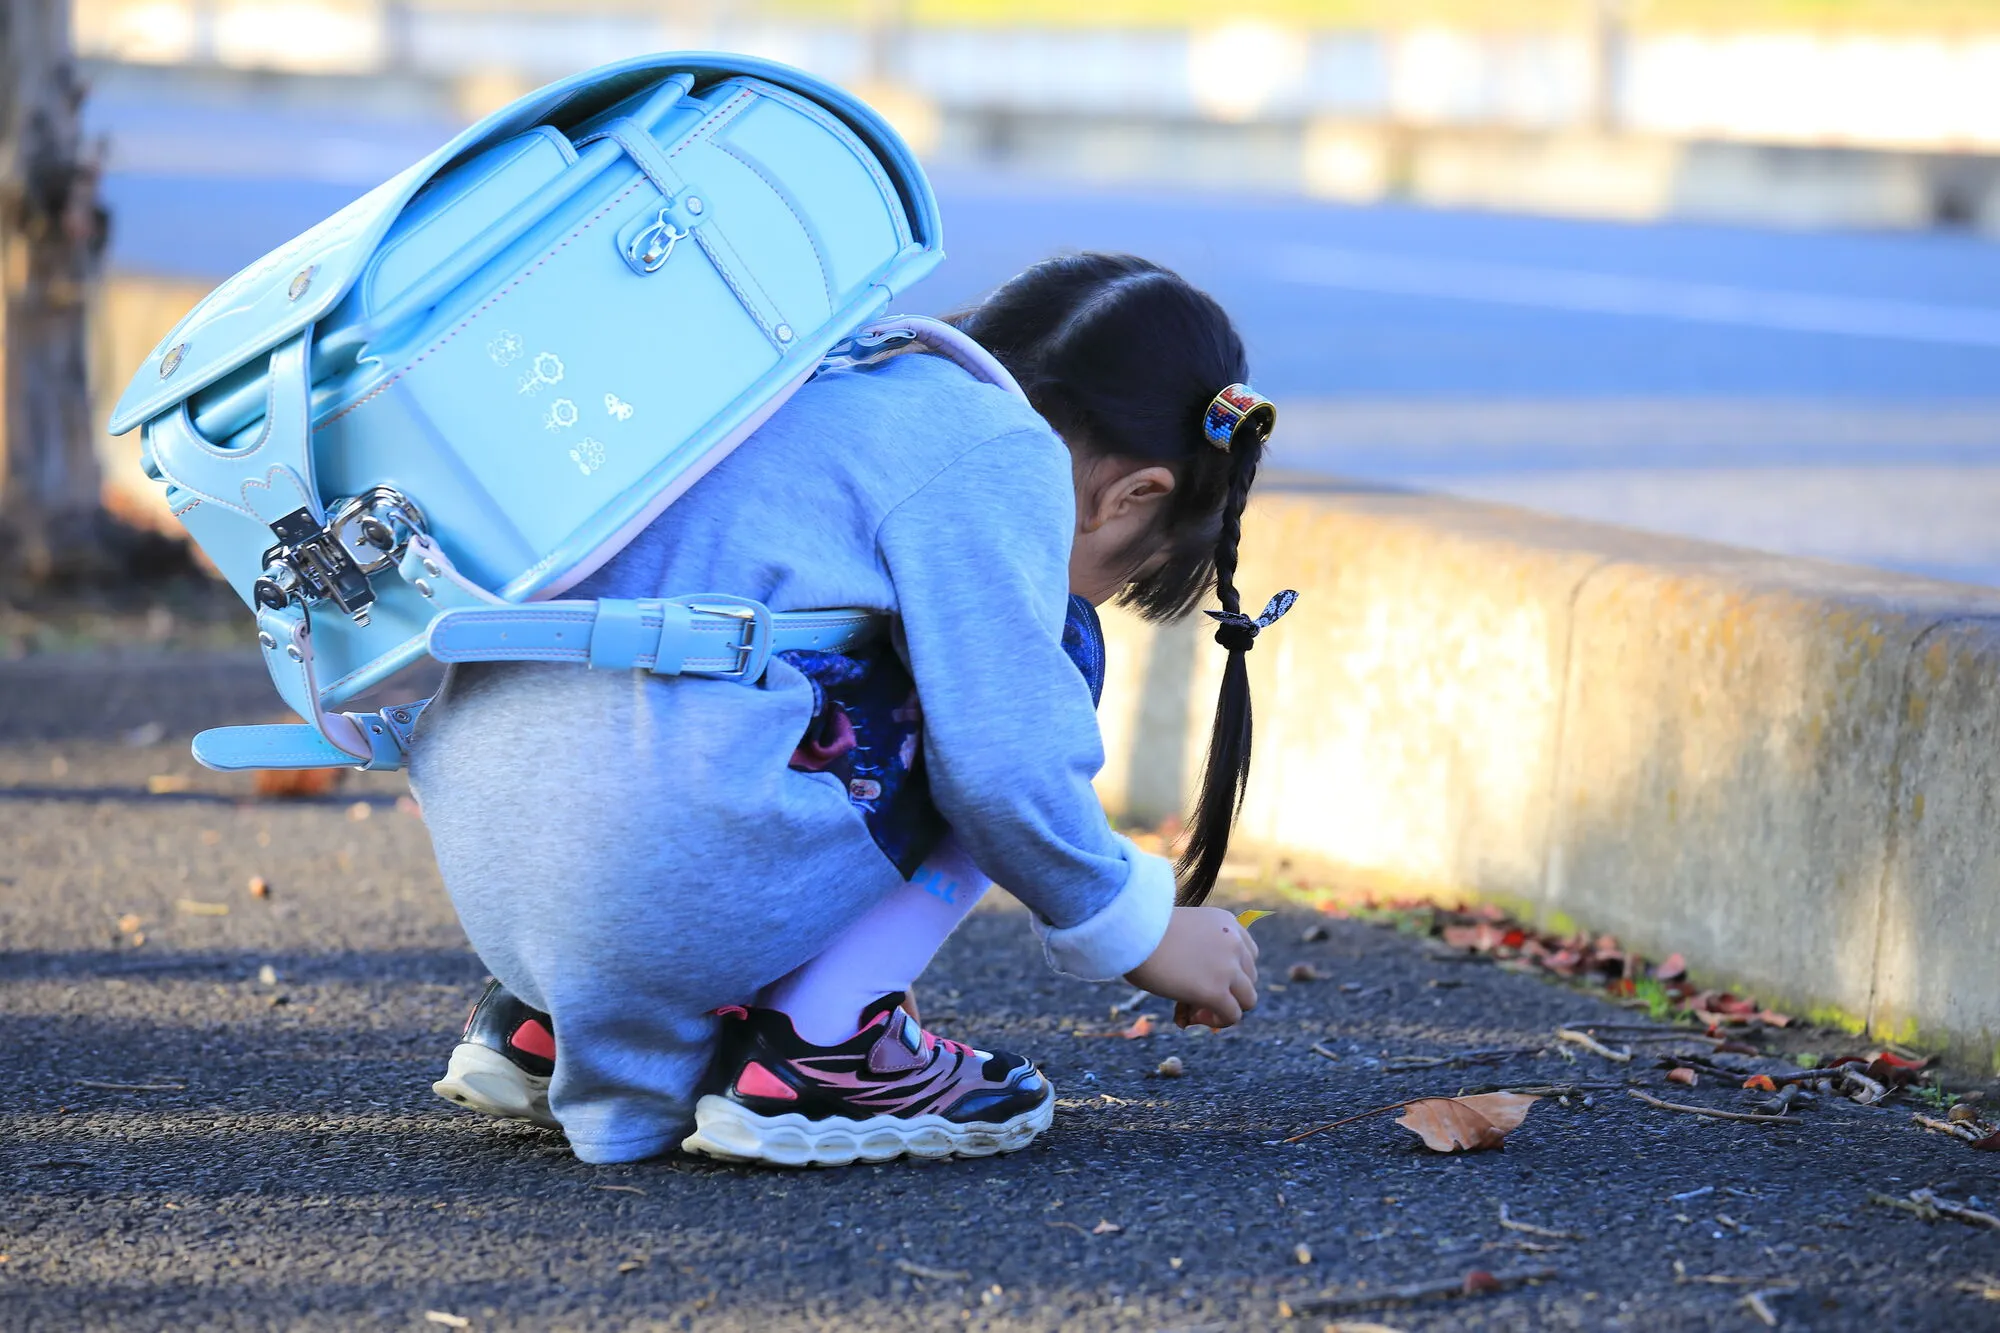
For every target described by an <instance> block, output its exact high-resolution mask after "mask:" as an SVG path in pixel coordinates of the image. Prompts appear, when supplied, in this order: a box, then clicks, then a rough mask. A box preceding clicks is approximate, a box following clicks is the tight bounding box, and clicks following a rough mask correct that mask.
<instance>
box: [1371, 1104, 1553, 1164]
mask: <svg viewBox="0 0 2000 1333" xmlns="http://www.w3.org/2000/svg"><path fill="white" fill-rule="evenodd" d="M1539 1100H1540V1098H1537V1097H1530V1096H1527V1095H1526V1094H1524V1093H1518V1092H1487V1093H1481V1094H1479V1095H1478V1096H1475V1097H1425V1098H1422V1099H1421V1100H1418V1101H1414V1102H1411V1103H1410V1104H1409V1105H1407V1106H1405V1107H1404V1108H1403V1114H1402V1115H1401V1116H1399V1117H1397V1120H1396V1123H1397V1124H1399V1125H1401V1126H1402V1127H1403V1128H1404V1129H1407V1130H1409V1131H1410V1132H1411V1133H1412V1134H1415V1135H1416V1136H1417V1137H1418V1138H1420V1139H1422V1140H1423V1141H1424V1146H1425V1147H1426V1148H1429V1149H1430V1150H1431V1151H1433V1152H1481V1151H1484V1150H1485V1149H1488V1148H1498V1147H1500V1146H1501V1145H1502V1144H1504V1143H1505V1142H1506V1141H1507V1136H1508V1135H1509V1134H1511V1133H1513V1132H1514V1131H1515V1130H1516V1129H1518V1128H1520V1125H1521V1122H1522V1121H1523V1120H1525V1119H1527V1118H1528V1109H1529V1108H1530V1107H1532V1106H1533V1105H1534V1104H1535V1103H1536V1102H1537V1101H1539Z"/></svg>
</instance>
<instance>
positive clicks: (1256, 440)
mask: <svg viewBox="0 0 2000 1333" xmlns="http://www.w3.org/2000/svg"><path fill="white" fill-rule="evenodd" d="M1277 424H1278V405H1277V404H1276V403H1273V402H1272V401H1271V400H1270V399H1268V398H1266V397H1265V396H1264V395H1263V394H1261V393H1258V392H1257V391H1256V390H1255V389H1253V388H1251V387H1250V386H1249V385H1247V384H1232V385H1230V386H1229V387H1228V388H1226V389H1224V390H1223V391H1222V392H1221V393H1218V394H1217V395H1215V397H1214V398H1213V399H1211V400H1210V401H1209V404H1208V411H1206V412H1204V413H1202V417H1201V433H1202V434H1203V435H1204V436H1206V437H1207V438H1208V442H1209V443H1210V444H1212V445H1214V446H1215V447H1216V448H1218V449H1220V450H1222V452H1224V453H1230V452H1232V451H1234V449H1235V448H1236V446H1237V445H1239V444H1241V445H1246V446H1247V445H1250V444H1262V443H1264V441H1266V440H1268V439H1270V438H1271V432H1272V430H1273V429H1275V428H1276V427H1277Z"/></svg>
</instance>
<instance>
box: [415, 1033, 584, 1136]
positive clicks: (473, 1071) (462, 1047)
mask: <svg viewBox="0 0 2000 1333" xmlns="http://www.w3.org/2000/svg"><path fill="white" fill-rule="evenodd" d="M431 1091H432V1092H435V1093H436V1094H437V1095H438V1096H440V1097H442V1098H444V1099H445V1100H446V1101H448V1102H453V1103H456V1104H457V1105H459V1106H463V1107H465V1108H466V1109H467V1110H471V1111H477V1112H479V1113H480V1114H481V1115H490V1116H493V1117H495V1118H497V1119H500V1120H532V1121H534V1122H535V1123H536V1124H538V1125H546V1126H548V1127H549V1128H550V1129H560V1128H562V1126H561V1125H560V1124H559V1123H557V1121H556V1118H555V1116H553V1115H551V1114H550V1113H549V1081H548V1080H547V1079H545V1078H536V1077H535V1076H534V1075H533V1074H530V1073H528V1072H527V1071H526V1070H524V1069H522V1068H521V1067H520V1066H519V1065H516V1064H515V1063H514V1062H513V1061H512V1060H509V1059H508V1058H507V1057H506V1056H504V1055H502V1054H500V1052H498V1051H495V1050H491V1049H489V1048H487V1047H485V1046H481V1045H479V1044H478V1043H477V1042H470V1041H462V1042H460V1043H459V1044H458V1046H457V1048H456V1049H454V1050H453V1051H452V1053H451V1063H450V1064H448V1065H446V1066H445V1071H444V1077H443V1078H441V1079H439V1080H438V1081H437V1082H435V1083H433V1084H431Z"/></svg>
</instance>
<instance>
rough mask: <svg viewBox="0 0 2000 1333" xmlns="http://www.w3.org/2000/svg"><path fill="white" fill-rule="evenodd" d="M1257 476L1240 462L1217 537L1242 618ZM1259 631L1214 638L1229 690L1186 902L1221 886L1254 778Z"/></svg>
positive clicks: (1189, 853)
mask: <svg viewBox="0 0 2000 1333" xmlns="http://www.w3.org/2000/svg"><path fill="white" fill-rule="evenodd" d="M1256 479H1257V460H1256V459H1255V458H1253V457H1246V458H1244V459H1240V460H1237V462H1236V466H1235V467H1234V468H1233V469H1232V475H1231V477H1230V480H1229V491H1228V494H1227V495H1226V496H1225V497H1224V499H1223V504H1222V514H1221V518H1222V530H1221V532H1220V533H1219V534H1218V535H1217V537H1216V539H1215V598H1216V600H1217V601H1219V602H1221V603H1222V610H1223V613H1224V614H1225V615H1229V616H1236V617H1241V616H1242V615H1243V605H1242V597H1241V596H1240V595H1239V594H1238V593H1237V591H1236V548H1237V545H1238V543H1239V542H1240V541H1241V540H1242V537H1243V507H1244V505H1246V504H1247V503H1248V502H1249V499H1250V483H1251V482H1253V481H1255V480H1256ZM1255 639H1256V631H1255V630H1254V629H1249V628H1246V627H1245V626H1243V625H1242V624H1241V623H1238V622H1236V621H1223V622H1222V623H1221V624H1220V625H1218V626H1217V628H1216V631H1215V641H1216V642H1217V643H1219V644H1221V645H1222V647H1223V648H1224V649H1225V650H1226V651H1227V652H1228V654H1229V656H1228V658H1227V660H1226V661H1224V662H1223V664H1222V687H1221V689H1220V690H1219V691H1218V692H1217V694H1216V700H1215V723H1214V725H1213V727H1212V728H1211V729H1210V731H1209V734H1208V759H1207V761H1206V762H1205V763H1204V764H1203V765H1202V773H1201V793H1200V795H1198V796H1197V797H1196V798H1195V805H1194V819H1193V821H1192V822H1191V823H1190V824H1189V826H1188V837H1187V845H1186V847H1185V848H1183V849H1182V851H1181V856H1180V860H1179V861H1178V862H1176V863H1175V866H1174V870H1175V872H1176V876H1177V878H1178V879H1179V880H1180V890H1181V892H1180V897H1181V901H1182V902H1183V903H1187V904H1194V903H1199V902H1201V901H1203V900H1204V899H1206V898H1207V897H1208V894H1209V891H1210V890H1211V889H1213V888H1214V887H1215V880H1216V876H1217V875H1219V874H1220V873H1221V871H1222V859H1223V857H1224V856H1226V855H1227V854H1228V852H1229V833H1230V830H1231V829H1232V828H1233V827H1234V826H1235V824H1236V816H1237V814H1238V813H1239V812H1240V811H1241V810H1242V808H1243V794H1244V789H1245V787H1246V786H1247V785H1248V783H1249V781H1250V734H1251V726H1250V668H1249V664H1248V663H1247V662H1246V661H1245V656H1246V655H1247V654H1248V653H1249V651H1250V645H1251V643H1252V642H1254V641H1255Z"/></svg>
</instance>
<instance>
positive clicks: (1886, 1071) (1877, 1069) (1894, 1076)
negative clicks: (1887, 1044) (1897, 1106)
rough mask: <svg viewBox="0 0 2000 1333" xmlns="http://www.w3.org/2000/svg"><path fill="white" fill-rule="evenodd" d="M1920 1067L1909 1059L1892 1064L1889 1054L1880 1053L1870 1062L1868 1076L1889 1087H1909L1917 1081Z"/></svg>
mask: <svg viewBox="0 0 2000 1333" xmlns="http://www.w3.org/2000/svg"><path fill="white" fill-rule="evenodd" d="M1919 1067H1920V1066H1915V1065H1911V1064H1910V1063H1908V1062H1907V1061H1897V1062H1895V1063H1893V1064H1892V1063H1890V1059H1889V1057H1888V1056H1886V1055H1880V1056H1877V1057H1876V1058H1874V1059H1873V1060H1870V1061H1869V1062H1868V1077H1870V1078H1872V1079H1874V1080H1875V1081H1876V1082H1877V1083H1880V1084H1883V1085H1885V1086H1887V1087H1891V1088H1907V1087H1908V1086H1910V1084H1912V1083H1915V1082H1916V1081H1917V1070H1918V1068H1919Z"/></svg>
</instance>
